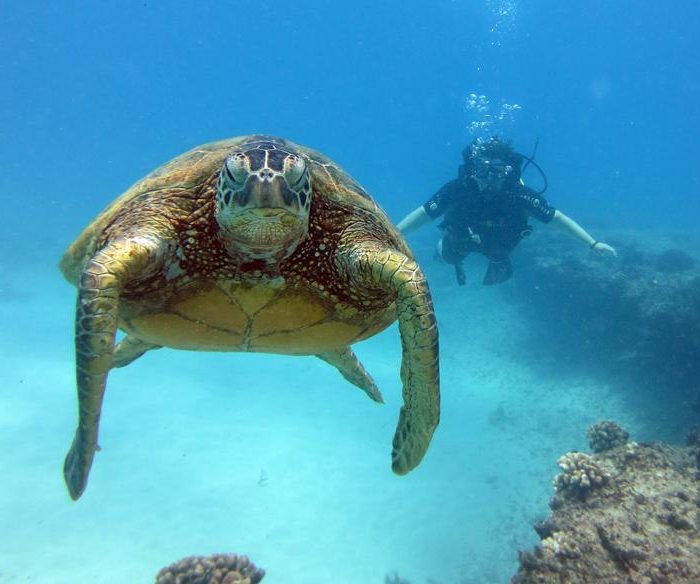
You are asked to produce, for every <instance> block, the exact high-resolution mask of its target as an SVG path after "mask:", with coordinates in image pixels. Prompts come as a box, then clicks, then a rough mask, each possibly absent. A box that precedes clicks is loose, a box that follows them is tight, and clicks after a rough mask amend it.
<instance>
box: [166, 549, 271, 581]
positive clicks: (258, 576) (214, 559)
mask: <svg viewBox="0 0 700 584" xmlns="http://www.w3.org/2000/svg"><path fill="white" fill-rule="evenodd" d="M263 576H265V571H264V570H260V569H258V568H256V567H255V565H254V564H253V563H252V562H251V561H250V560H249V559H248V558H247V557H246V556H238V555H236V554H215V555H213V556H192V557H189V558H184V559H182V560H180V561H178V562H175V563H174V564H172V565H170V566H168V567H167V568H163V569H162V570H161V571H160V572H158V576H157V577H156V584H258V582H260V581H261V580H262V579H263Z"/></svg>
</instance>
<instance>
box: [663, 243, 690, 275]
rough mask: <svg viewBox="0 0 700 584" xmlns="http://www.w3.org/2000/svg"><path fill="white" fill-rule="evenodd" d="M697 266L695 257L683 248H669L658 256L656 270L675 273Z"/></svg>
mask: <svg viewBox="0 0 700 584" xmlns="http://www.w3.org/2000/svg"><path fill="white" fill-rule="evenodd" d="M694 267H695V259H694V258H693V257H692V256H691V255H689V254H688V253H687V252H685V251H683V250H682V249H668V250H666V251H665V252H663V253H661V254H659V256H658V257H657V258H656V270H657V271H659V272H666V273H668V274H673V273H675V272H684V271H685V270H690V269H692V268H694Z"/></svg>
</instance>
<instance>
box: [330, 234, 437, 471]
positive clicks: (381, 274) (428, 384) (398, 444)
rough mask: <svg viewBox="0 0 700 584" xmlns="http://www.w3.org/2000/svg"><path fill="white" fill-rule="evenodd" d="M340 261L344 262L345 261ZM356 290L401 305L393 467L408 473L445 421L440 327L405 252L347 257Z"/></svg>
mask: <svg viewBox="0 0 700 584" xmlns="http://www.w3.org/2000/svg"><path fill="white" fill-rule="evenodd" d="M341 261H343V260H342V259H341ZM344 261H345V262H348V261H349V262H350V264H346V265H348V266H349V268H350V269H349V270H348V276H349V278H350V281H351V282H354V283H355V284H358V286H357V288H356V290H359V289H368V290H372V289H374V290H376V289H382V290H384V291H385V292H386V293H387V294H388V295H389V296H390V297H393V298H394V299H395V300H394V301H395V303H396V309H397V314H398V320H399V331H400V333H401V344H402V346H403V358H402V361H401V381H402V382H403V406H402V407H401V413H400V415H399V422H398V425H397V427H396V432H395V434H394V441H393V449H392V453H391V459H392V462H391V466H392V469H393V471H394V472H395V473H397V474H400V475H403V474H406V473H408V472H409V471H411V470H412V469H413V468H415V467H416V466H418V464H419V463H420V461H421V460H422V458H423V456H424V455H425V452H426V451H427V449H428V446H429V444H430V440H431V438H432V436H433V432H434V431H435V428H437V425H438V422H439V420H440V372H439V358H438V330H437V322H436V320H435V313H434V310H433V303H432V300H431V297H430V291H429V289H428V284H427V282H426V279H425V276H424V275H423V272H422V270H421V269H420V267H419V266H418V264H417V263H416V261H415V260H413V259H412V258H409V257H407V256H406V255H405V254H403V253H401V252H399V251H397V250H393V249H387V248H382V247H379V246H374V245H365V246H361V247H357V248H354V249H352V251H350V252H348V253H347V255H346V256H345V260H344Z"/></svg>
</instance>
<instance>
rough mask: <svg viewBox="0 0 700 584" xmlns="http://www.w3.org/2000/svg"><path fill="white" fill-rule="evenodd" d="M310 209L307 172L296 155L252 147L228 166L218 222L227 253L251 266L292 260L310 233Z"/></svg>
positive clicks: (220, 186)
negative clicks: (259, 261)
mask: <svg viewBox="0 0 700 584" xmlns="http://www.w3.org/2000/svg"><path fill="white" fill-rule="evenodd" d="M310 207H311V177H310V176H309V169H308V167H307V165H306V162H305V160H304V158H303V157H302V156H301V155H299V154H298V153H296V152H295V151H294V149H292V148H289V147H288V146H284V145H282V144H280V143H279V142H277V141H256V142H248V143H246V144H244V145H242V146H241V147H239V148H237V149H236V150H234V151H233V152H232V153H231V154H229V155H228V156H227V157H226V160H224V164H223V167H222V169H221V172H220V173H219V180H218V183H217V187H216V210H215V217H216V221H217V223H218V224H219V227H220V229H221V236H222V238H223V240H224V243H225V245H226V247H227V249H228V250H229V251H231V252H233V253H236V254H243V255H244V256H246V257H247V258H248V259H251V260H253V259H268V260H271V261H272V260H279V259H283V258H285V257H288V256H289V255H290V254H291V253H292V252H293V251H294V250H295V249H296V247H297V246H298V245H299V243H300V242H301V241H302V240H303V239H304V237H306V235H307V233H308V228H309V209H310Z"/></svg>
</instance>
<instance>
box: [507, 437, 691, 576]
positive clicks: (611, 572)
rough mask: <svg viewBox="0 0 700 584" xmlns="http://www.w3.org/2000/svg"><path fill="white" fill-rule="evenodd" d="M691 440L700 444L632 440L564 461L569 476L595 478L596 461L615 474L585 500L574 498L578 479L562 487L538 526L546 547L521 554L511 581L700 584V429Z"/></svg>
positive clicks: (541, 544)
mask: <svg viewBox="0 0 700 584" xmlns="http://www.w3.org/2000/svg"><path fill="white" fill-rule="evenodd" d="M689 442H690V443H692V444H693V445H694V446H693V445H691V447H690V448H680V447H671V446H667V445H663V444H636V443H634V442H629V443H627V444H625V445H622V446H617V447H614V448H612V449H610V450H605V451H603V452H601V453H599V454H596V455H593V456H588V457H585V458H584V457H582V456H576V457H573V458H572V457H571V455H566V456H565V457H563V459H565V462H566V464H567V468H568V469H569V470H565V472H564V473H563V474H566V473H569V474H570V475H571V476H573V474H572V473H575V472H576V470H577V469H578V470H581V469H584V470H583V472H582V473H581V476H584V475H585V476H588V475H587V473H588V472H589V470H590V468H591V465H593V464H596V465H598V467H599V468H609V469H610V472H609V477H608V479H607V480H606V481H604V482H603V483H602V484H600V485H598V487H597V488H588V489H587V490H586V496H585V497H583V498H582V497H579V496H573V497H572V496H568V494H570V493H569V492H568V490H569V489H570V484H572V482H573V483H575V481H572V482H564V483H562V484H563V486H559V488H558V490H557V492H556V493H555V496H554V498H553V499H552V501H551V503H550V506H551V507H552V514H551V516H550V517H549V518H548V519H546V520H545V521H543V522H541V523H538V524H536V525H535V530H536V531H537V533H538V535H539V536H540V539H541V541H540V544H539V545H538V546H537V547H536V549H535V550H534V551H533V552H520V556H519V559H520V569H519V571H518V573H517V575H516V576H514V577H513V579H512V580H511V584H555V583H556V584H561V583H563V582H566V583H567V584H579V583H580V584H587V583H591V582H605V583H606V584H627V583H637V582H638V583H648V584H686V583H687V584H690V583H697V582H700V482H699V480H700V469H699V467H698V462H699V461H698V460H697V452H696V451H693V448H698V449H700V430H699V431H698V432H697V433H696V435H694V436H693V437H690V438H689ZM576 454H580V453H576ZM583 456H585V455H583ZM571 469H573V470H571ZM596 472H597V471H596ZM560 476H561V475H560ZM563 480H564V479H562V481H563ZM589 480H590V479H589ZM555 482H556V481H555ZM582 483H583V479H581V480H579V481H578V483H577V485H578V486H577V487H576V488H577V489H580V488H581V485H582ZM591 483H592V481H591ZM565 493H566V496H564V495H565Z"/></svg>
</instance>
